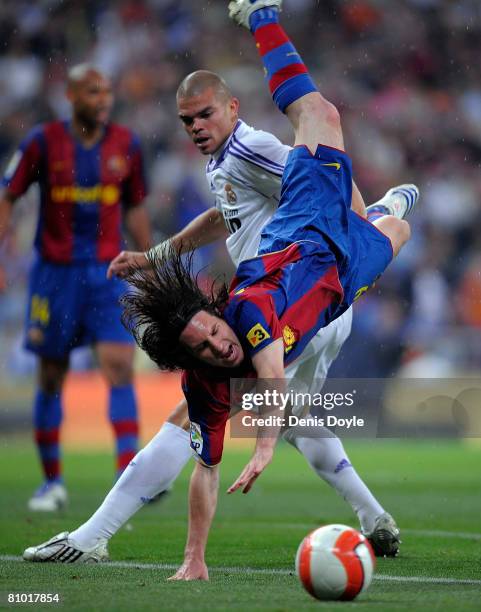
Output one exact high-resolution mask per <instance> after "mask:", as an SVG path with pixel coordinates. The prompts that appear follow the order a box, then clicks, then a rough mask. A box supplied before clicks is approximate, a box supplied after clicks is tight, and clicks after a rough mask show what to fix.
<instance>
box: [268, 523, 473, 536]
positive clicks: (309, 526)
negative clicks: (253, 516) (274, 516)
mask: <svg viewBox="0 0 481 612" xmlns="http://www.w3.org/2000/svg"><path fill="white" fill-rule="evenodd" d="M258 525H259V526H261V527H262V528H264V527H265V526H266V525H264V524H263V523H258ZM276 526H277V527H280V528H282V529H306V530H312V529H315V528H316V523H276ZM317 527H319V524H317ZM354 529H356V527H354ZM403 533H405V534H409V535H419V536H425V537H429V538H459V539H460V540H481V533H470V532H469V531H442V530H438V529H403V528H402V526H401V538H402V534H403Z"/></svg>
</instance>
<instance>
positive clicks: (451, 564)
mask: <svg viewBox="0 0 481 612" xmlns="http://www.w3.org/2000/svg"><path fill="white" fill-rule="evenodd" d="M346 448H347V450H348V452H349V454H350V457H351V460H352V461H353V462H354V463H355V465H356V466H357V468H358V471H359V472H360V473H361V474H362V475H363V477H364V478H365V480H366V481H367V482H368V483H369V485H370V486H371V488H372V489H373V491H374V492H375V494H376V495H377V496H378V497H379V499H380V500H381V502H382V503H383V504H384V505H385V507H386V509H388V510H389V511H391V512H392V513H393V514H394V516H395V517H396V519H397V521H398V523H399V525H400V526H401V528H402V530H403V534H402V540H403V544H402V547H401V555H400V556H399V557H398V558H397V559H380V560H378V564H377V569H376V577H375V580H374V581H373V583H372V585H371V587H370V589H369V590H368V591H367V592H366V593H365V594H363V595H362V596H361V597H360V598H359V599H357V600H356V601H354V602H350V603H320V602H317V601H315V600H313V599H312V598H311V597H310V596H309V595H308V594H307V593H306V592H304V591H303V589H302V588H301V586H300V584H299V583H298V580H297V578H296V576H295V575H294V571H293V564H294V555H295V552H296V549H297V546H298V544H299V542H300V541H301V539H302V538H303V537H304V536H305V535H306V534H307V533H308V532H309V531H310V530H312V529H313V528H315V527H317V526H319V525H321V524H327V523H333V522H337V523H346V524H349V525H353V526H356V527H357V524H356V520H355V517H354V516H353V514H352V513H351V511H350V508H348V506H347V505H346V504H345V503H344V502H343V501H342V500H341V499H339V498H338V497H337V496H336V494H335V493H334V492H333V491H331V490H330V489H329V488H328V487H327V486H326V485H325V484H324V483H321V482H320V481H319V480H318V479H317V477H316V476H315V475H314V474H313V473H312V472H311V471H310V470H309V468H308V467H307V465H305V464H304V460H303V458H302V457H301V456H300V455H298V454H296V453H295V451H294V450H293V449H291V448H290V447H287V446H286V445H282V446H281V447H280V448H279V449H278V452H277V453H276V456H275V459H274V462H273V464H272V465H271V466H269V468H268V470H267V471H266V472H265V474H263V475H262V477H261V478H260V479H259V481H258V482H257V483H256V485H255V487H254V489H253V490H252V491H251V493H249V494H248V495H247V496H243V495H241V494H236V495H233V496H227V495H225V494H224V493H223V492H224V491H225V489H226V488H227V486H228V485H229V484H230V483H231V481H233V480H234V478H235V477H236V476H237V475H238V473H239V472H240V470H241V468H242V467H243V465H244V463H245V462H246V460H247V458H248V456H249V452H248V451H243V450H231V449H228V450H227V451H226V452H225V458H224V463H223V467H222V482H221V494H220V497H219V507H218V513H217V516H216V519H215V523H214V526H213V529H212V532H211V537H210V541H209V547H208V557H207V560H208V564H209V567H210V572H211V580H210V582H208V583H200V582H194V583H170V582H167V581H166V578H167V577H168V576H169V575H170V574H172V572H173V569H172V568H174V567H175V566H176V565H177V564H179V563H180V561H181V559H182V551H183V545H184V541H185V536H186V508H187V484H188V478H189V474H190V468H187V469H186V470H185V472H184V473H183V474H182V476H181V478H180V479H179V481H178V482H177V483H176V485H175V489H174V490H173V492H172V493H171V494H170V495H169V496H168V497H166V498H165V499H164V500H162V501H160V502H158V503H156V504H152V505H150V506H149V507H147V508H144V509H143V510H141V511H140V512H139V513H138V514H137V515H136V516H135V517H134V518H133V519H132V520H131V523H130V525H129V526H128V527H127V528H123V529H122V530H121V531H120V532H119V533H118V534H117V536H116V537H115V538H114V539H113V540H112V541H111V544H110V554H111V558H112V560H113V561H114V563H112V564H110V565H109V564H104V565H98V566H78V565H71V566H69V565H53V564H27V563H24V562H20V561H19V560H18V559H14V557H17V558H18V557H19V556H20V554H21V552H22V550H23V549H24V548H25V547H26V546H28V545H31V544H38V543H40V542H41V541H43V540H45V539H47V538H49V537H51V536H52V535H54V534H56V533H57V532H59V531H62V530H65V529H66V530H68V529H73V528H75V527H76V526H77V525H78V524H80V523H81V522H82V521H84V520H85V519H86V518H88V516H89V515H90V514H91V513H92V512H93V511H94V510H95V509H96V507H97V506H98V504H99V503H100V501H101V500H102V498H103V496H104V494H105V493H106V492H107V490H108V488H109V487H110V484H111V475H112V458H111V456H110V455H109V454H107V453H105V454H88V453H85V454H74V453H69V452H67V453H66V457H65V472H66V475H67V482H68V487H69V491H70V498H71V500H70V505H69V507H68V509H66V510H65V511H64V512H63V513H61V514H57V515H54V516H52V515H39V514H31V513H29V512H28V511H27V510H26V500H27V499H28V496H29V494H30V493H31V492H32V490H33V489H34V488H35V486H36V485H37V484H38V478H39V471H38V467H37V463H36V459H35V455H34V451H33V448H32V447H31V445H30V444H29V443H27V442H25V441H22V440H7V441H5V440H4V441H3V442H2V444H1V445H0V465H1V466H2V469H1V480H0V484H1V492H0V532H1V539H0V542H1V544H0V608H2V609H5V608H9V607H10V609H14V608H20V607H21V608H23V609H25V607H28V606H27V605H20V604H17V605H13V604H12V605H10V606H9V604H8V602H7V594H8V593H21V592H28V593H58V594H59V596H60V600H61V604H60V605H61V607H62V608H63V609H66V610H69V611H70V610H86V611H94V610H101V611H102V612H106V611H109V610H111V611H115V612H117V611H121V610H176V611H177V612H182V611H184V610H192V611H196V612H200V611H203V610H208V611H209V612H210V611H212V610H240V611H244V610H293V611H294V610H295V611H297V610H310V609H312V610H314V609H323V610H339V609H341V608H343V607H345V608H346V609H349V608H353V609H359V610H363V611H370V610H373V611H384V610H410V611H411V612H414V611H416V610H431V609H436V610H479V609H480V606H481V604H480V601H481V522H480V516H481V514H480V513H481V510H480V509H481V479H480V470H479V465H480V459H481V447H479V446H477V447H476V446H475V445H472V446H470V445H465V444H462V443H457V442H429V443H428V442H426V443H408V442H399V441H375V442H369V443H368V442H365V443H362V442H347V443H346ZM149 564H150V565H149ZM55 606H56V604H45V605H44V606H40V605H39V604H35V605H32V604H31V605H30V609H52V608H55Z"/></svg>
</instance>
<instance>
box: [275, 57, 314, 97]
mask: <svg viewBox="0 0 481 612" xmlns="http://www.w3.org/2000/svg"><path fill="white" fill-rule="evenodd" d="M306 72H307V68H306V66H305V65H304V64H290V65H289V66H286V67H285V68H283V69H282V70H279V71H278V72H276V73H275V75H274V76H273V77H272V79H271V80H270V81H269V89H270V91H271V94H273V93H274V92H275V90H276V89H277V88H278V87H279V85H282V83H285V82H286V81H288V80H289V79H292V77H295V76H297V75H298V74H305V73H306Z"/></svg>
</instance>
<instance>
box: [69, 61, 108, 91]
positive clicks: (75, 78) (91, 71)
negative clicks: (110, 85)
mask: <svg viewBox="0 0 481 612" xmlns="http://www.w3.org/2000/svg"><path fill="white" fill-rule="evenodd" d="M90 75H93V76H98V77H101V78H105V75H104V74H102V72H101V71H100V70H99V69H98V68H97V67H96V66H94V65H93V64H89V63H87V62H85V63H83V64H76V65H75V66H72V68H70V70H69V71H68V73H67V86H68V87H72V86H75V85H78V84H79V83H81V82H82V81H84V80H85V79H86V77H87V76H90Z"/></svg>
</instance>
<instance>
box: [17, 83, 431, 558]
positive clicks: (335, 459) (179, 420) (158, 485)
mask: <svg viewBox="0 0 481 612" xmlns="http://www.w3.org/2000/svg"><path fill="white" fill-rule="evenodd" d="M177 106H178V113H179V117H180V119H181V121H182V122H183V124H184V127H185V129H186V131H187V133H188V134H189V136H190V137H191V139H192V140H193V142H194V144H195V145H196V146H197V148H198V149H199V151H200V152H201V153H202V154H204V155H209V156H210V158H209V161H208V164H207V168H206V174H207V180H208V182H209V185H210V188H211V190H212V192H213V194H214V195H215V206H214V207H213V208H210V209H208V210H207V211H205V212H204V213H202V214H200V215H199V216H198V217H196V218H195V219H194V220H193V221H192V222H191V223H189V224H188V225H187V226H186V227H185V228H184V229H183V230H182V231H180V232H179V233H178V234H176V235H175V236H173V237H172V238H171V239H170V240H169V241H166V242H164V243H161V244H159V245H157V246H156V247H154V249H153V250H155V252H156V253H157V254H166V253H167V247H168V244H169V243H170V242H171V243H172V244H173V245H174V246H176V247H177V248H178V249H179V250H189V249H192V248H196V247H199V246H203V245H206V244H209V243H211V242H213V241H215V240H218V239H221V238H223V239H225V240H226V245H227V249H228V251H229V254H230V256H231V258H232V261H233V262H234V264H235V265H236V266H237V265H238V264H239V263H240V262H241V261H242V260H244V259H247V258H250V257H253V256H255V255H256V253H257V248H258V245H259V242H260V234H261V229H262V228H263V226H264V225H265V224H266V223H267V222H268V221H269V220H270V218H271V216H272V214H273V213H274V211H275V210H276V208H277V205H278V202H279V198H280V187H281V177H282V173H283V168H284V164H285V162H286V158H287V155H288V153H289V151H290V149H291V148H290V147H288V146H286V145H284V144H282V143H281V142H280V141H279V140H278V139H277V138H276V137H275V136H273V135H272V134H270V133H268V132H263V131H260V130H256V129H254V128H252V127H249V126H248V125H247V124H246V123H244V122H243V121H242V120H240V119H239V118H238V108H239V102H238V100H237V99H236V98H235V97H234V96H233V95H232V93H231V92H230V90H229V89H228V87H227V86H226V84H225V82H224V81H223V80H222V79H221V78H220V77H219V76H218V75H216V74H214V73H212V72H209V71H197V72H194V73H192V74H190V75H188V76H187V77H186V78H185V79H184V80H183V82H182V83H181V85H180V86H179V89H178V92H177ZM418 195H419V193H418V190H417V188H416V187H415V186H414V185H401V186H399V187H395V188H393V189H391V190H389V191H388V192H387V194H386V195H385V196H384V197H383V198H382V200H380V201H379V202H377V203H376V204H373V205H371V206H370V207H368V211H370V212H371V213H372V214H377V212H379V213H381V214H386V213H387V214H394V215H396V216H398V217H404V216H406V214H407V213H408V212H410V210H411V209H412V207H413V206H414V204H415V202H416V201H417V198H418ZM352 207H353V209H355V210H356V212H359V213H360V214H362V215H363V216H365V215H366V212H365V211H366V209H365V207H364V202H363V200H362V197H361V195H360V193H359V191H358V190H357V188H356V187H355V185H354V186H353V202H352ZM148 265H149V264H148V261H147V258H146V257H145V253H140V252H131V251H123V252H122V253H120V254H119V255H118V256H117V257H116V258H115V259H114V260H113V261H112V263H111V264H110V268H109V272H108V274H109V276H112V275H117V276H120V277H122V276H125V275H126V274H127V273H128V272H129V270H130V269H131V268H132V267H133V266H140V267H147V266H148ZM351 322H352V309H349V310H348V311H347V312H345V313H344V314H343V315H342V316H341V317H339V318H338V319H336V320H335V321H333V322H332V323H331V324H330V325H329V326H328V327H326V328H323V329H321V330H320V331H319V332H318V333H317V335H316V336H315V337H314V338H313V339H312V341H311V342H310V344H309V345H308V346H307V347H306V349H305V350H304V352H303V353H302V355H301V356H300V357H299V358H298V359H297V360H296V361H295V362H294V363H293V364H292V365H291V366H289V367H288V368H287V370H286V374H287V375H288V377H289V378H290V379H295V385H296V387H295V388H296V389H299V390H302V391H304V392H310V393H318V392H319V391H320V389H321V387H322V384H323V382H324V380H325V378H326V375H327V371H328V369H329V367H330V365H331V363H332V362H333V360H334V359H335V358H336V357H337V355H338V353H339V350H340V348H341V346H342V344H343V343H344V341H345V340H346V339H347V337H348V336H349V333H350V330H351ZM188 429H189V422H188V416H187V405H186V402H185V400H183V401H182V402H181V403H180V404H179V405H178V406H177V407H176V408H175V410H174V411H173V413H172V414H171V415H170V417H169V418H168V420H167V421H166V423H164V425H163V426H162V428H161V429H160V431H159V432H158V434H157V435H156V436H154V438H153V439H152V440H151V441H150V442H149V443H148V444H147V445H146V446H145V447H144V448H143V449H142V450H141V451H140V452H139V453H138V454H137V455H136V457H135V458H134V460H133V461H132V462H131V464H130V465H129V466H128V467H127V468H126V470H125V471H124V473H123V474H122V476H121V477H120V478H119V480H118V481H117V482H116V484H115V485H114V487H113V488H112V490H111V491H110V493H109V494H108V495H107V497H106V498H105V500H104V501H103V503H102V504H101V506H100V507H99V509H98V510H97V511H96V512H95V513H94V514H93V515H92V517H91V518H90V519H89V520H87V521H86V522H85V523H84V524H83V525H81V526H80V527H79V528H78V529H76V530H75V531H73V532H70V533H68V532H64V533H61V534H59V535H57V536H55V537H54V538H52V539H51V540H49V541H48V542H45V543H44V544H41V545H39V546H33V547H30V548H27V549H26V550H25V552H24V559H26V560H28V561H57V562H70V563H71V562H88V561H102V560H105V559H107V558H108V553H107V541H108V540H109V539H110V538H111V537H112V536H113V535H114V534H115V533H116V532H117V531H118V530H119V529H120V527H121V526H122V525H123V524H125V523H126V522H127V521H128V520H129V519H130V518H131V516H132V515H133V514H134V513H135V512H136V511H137V510H138V509H139V508H141V507H142V506H143V505H144V504H145V503H147V502H148V501H150V500H151V499H152V498H153V497H155V496H156V495H158V494H159V493H160V492H162V491H165V490H166V489H168V488H169V487H170V486H171V484H172V483H173V482H174V480H175V479H176V478H177V476H178V475H179V473H180V472H181V471H182V469H183V467H184V466H185V464H186V462H187V461H188V459H189V458H190V457H191V449H190V440H189V434H188ZM283 437H284V439H285V440H286V441H287V442H288V443H289V444H291V445H292V446H294V447H295V448H297V449H298V450H299V451H300V452H301V453H302V454H303V455H304V457H305V458H306V460H307V462H308V463H309V465H310V466H311V467H312V469H313V470H314V471H315V472H316V474H317V475H318V476H319V477H321V478H322V479H323V480H325V481H326V482H327V483H328V484H330V485H331V486H332V487H333V488H334V489H335V490H336V491H337V492H338V493H339V495H341V496H342V497H343V498H344V499H345V500H346V501H347V502H348V503H349V504H350V505H351V507H352V509H353V510H354V512H355V513H356V515H357V516H358V519H359V522H360V526H361V529H362V531H363V533H365V534H366V535H367V536H368V537H369V539H370V541H371V542H372V544H373V546H374V549H375V551H376V554H378V555H381V556H395V555H396V554H397V553H398V550H399V542H400V541H399V529H398V527H397V525H396V523H395V522H394V520H393V518H392V517H391V515H390V514H389V513H387V512H386V511H385V510H384V508H383V507H382V506H381V505H380V503H379V502H378V501H377V500H376V499H375V497H374V496H373V495H372V493H371V492H370V491H369V489H368V488H367V486H366V485H365V484H364V482H363V481H362V480H361V478H360V477H359V475H358V474H357V472H356V471H355V469H354V468H353V466H352V464H351V462H350V460H349V458H348V456H347V454H346V452H345V450H344V447H343V444H342V442H341V440H340V439H339V438H338V437H336V436H335V435H334V434H332V433H331V432H329V431H328V430H326V437H322V438H320V437H299V436H298V434H296V431H295V430H288V431H287V432H285V434H284V435H283Z"/></svg>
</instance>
